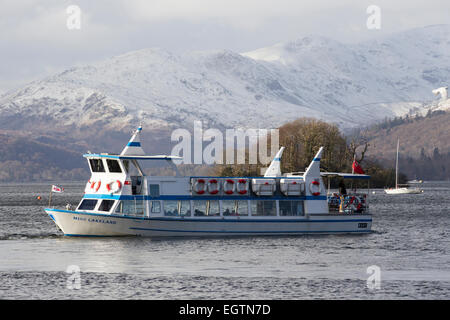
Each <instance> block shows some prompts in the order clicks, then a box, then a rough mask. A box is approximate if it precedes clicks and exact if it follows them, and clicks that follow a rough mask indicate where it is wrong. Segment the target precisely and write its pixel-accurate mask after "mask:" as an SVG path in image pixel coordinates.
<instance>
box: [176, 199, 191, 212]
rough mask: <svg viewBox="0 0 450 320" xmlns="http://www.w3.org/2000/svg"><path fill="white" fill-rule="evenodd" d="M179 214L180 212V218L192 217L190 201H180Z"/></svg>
mask: <svg viewBox="0 0 450 320" xmlns="http://www.w3.org/2000/svg"><path fill="white" fill-rule="evenodd" d="M178 206H179V208H178V212H180V216H190V215H191V201H189V200H180V201H179V202H178Z"/></svg>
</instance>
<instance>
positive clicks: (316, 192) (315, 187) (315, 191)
mask: <svg viewBox="0 0 450 320" xmlns="http://www.w3.org/2000/svg"><path fill="white" fill-rule="evenodd" d="M309 191H310V192H311V194H312V195H313V196H320V182H319V180H317V179H316V180H313V181H311V183H310V184H309Z"/></svg>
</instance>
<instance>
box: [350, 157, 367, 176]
mask: <svg viewBox="0 0 450 320" xmlns="http://www.w3.org/2000/svg"><path fill="white" fill-rule="evenodd" d="M352 168H353V172H354V173H358V174H364V170H363V169H362V168H361V166H360V165H359V163H358V162H357V161H356V160H353V164H352Z"/></svg>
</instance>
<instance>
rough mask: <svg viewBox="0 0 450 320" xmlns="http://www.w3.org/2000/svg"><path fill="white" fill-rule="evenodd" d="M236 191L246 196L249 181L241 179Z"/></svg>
mask: <svg viewBox="0 0 450 320" xmlns="http://www.w3.org/2000/svg"><path fill="white" fill-rule="evenodd" d="M242 185H243V186H244V188H241V186H242ZM236 191H237V192H238V193H239V194H246V193H247V192H248V180H247V179H239V180H238V183H237V185H236Z"/></svg>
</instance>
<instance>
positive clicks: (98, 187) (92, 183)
mask: <svg viewBox="0 0 450 320" xmlns="http://www.w3.org/2000/svg"><path fill="white" fill-rule="evenodd" d="M89 183H90V184H91V189H93V190H94V191H95V192H97V191H98V189H100V186H101V185H102V182H101V181H100V180H99V181H97V182H96V181H92V182H91V181H90V180H89ZM96 185H97V187H95V186H96Z"/></svg>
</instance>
